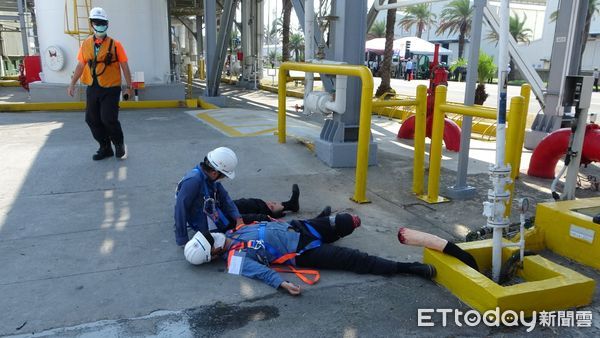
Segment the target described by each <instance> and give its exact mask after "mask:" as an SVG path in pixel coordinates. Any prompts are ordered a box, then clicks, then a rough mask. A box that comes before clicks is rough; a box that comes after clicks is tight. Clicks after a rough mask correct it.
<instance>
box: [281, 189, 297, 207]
mask: <svg viewBox="0 0 600 338" xmlns="http://www.w3.org/2000/svg"><path fill="white" fill-rule="evenodd" d="M299 199H300V188H298V185H297V184H294V185H292V197H291V198H290V200H289V201H287V202H283V203H281V205H283V210H284V211H287V210H289V211H292V212H298V210H300V202H299Z"/></svg>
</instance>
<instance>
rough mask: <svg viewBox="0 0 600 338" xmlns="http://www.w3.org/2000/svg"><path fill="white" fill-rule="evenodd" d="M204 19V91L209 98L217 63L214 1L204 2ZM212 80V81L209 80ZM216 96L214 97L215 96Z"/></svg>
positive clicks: (215, 8) (207, 0)
mask: <svg viewBox="0 0 600 338" xmlns="http://www.w3.org/2000/svg"><path fill="white" fill-rule="evenodd" d="M204 19H205V22H206V91H205V94H206V95H207V96H211V91H210V88H211V87H213V86H214V84H213V83H212V81H214V75H215V71H216V66H217V65H216V62H217V60H216V59H217V3H216V0H204ZM211 79H213V80H211ZM215 96H216V95H215Z"/></svg>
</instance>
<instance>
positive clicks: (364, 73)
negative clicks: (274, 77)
mask: <svg viewBox="0 0 600 338" xmlns="http://www.w3.org/2000/svg"><path fill="white" fill-rule="evenodd" d="M288 70H297V71H302V72H309V73H321V74H331V75H346V76H356V77H359V78H360V79H361V81H362V88H361V95H360V116H359V127H358V147H357V149H356V183H355V186H354V196H353V197H352V198H351V199H352V200H353V201H355V202H357V203H368V202H369V200H367V198H366V190H367V168H368V165H369V136H370V133H371V111H372V107H373V105H372V100H373V99H372V97H373V75H372V74H371V71H370V70H369V68H367V67H365V66H356V65H338V64H336V65H330V64H313V63H300V62H284V63H282V64H281V66H280V67H279V76H278V79H279V81H278V89H279V104H278V114H277V129H278V132H279V133H278V134H279V135H278V140H279V143H285V139H286V115H285V102H286V73H287V71H288Z"/></svg>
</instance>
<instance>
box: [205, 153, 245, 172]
mask: <svg viewBox="0 0 600 338" xmlns="http://www.w3.org/2000/svg"><path fill="white" fill-rule="evenodd" d="M206 158H207V159H208V162H209V163H210V165H211V166H212V167H213V168H214V169H215V170H217V171H219V172H221V173H223V175H225V176H227V177H229V178H230V179H234V178H235V167H237V164H238V159H237V156H236V155H235V153H234V152H233V150H231V149H229V148H227V147H219V148H217V149H214V150H212V151H210V152H209V153H208V154H207V155H206Z"/></svg>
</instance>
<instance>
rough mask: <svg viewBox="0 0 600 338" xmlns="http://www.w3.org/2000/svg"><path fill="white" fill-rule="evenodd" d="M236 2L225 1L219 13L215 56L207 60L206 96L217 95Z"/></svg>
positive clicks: (233, 0)
mask: <svg viewBox="0 0 600 338" xmlns="http://www.w3.org/2000/svg"><path fill="white" fill-rule="evenodd" d="M235 7H236V0H225V4H224V6H223V12H222V13H221V25H220V27H219V36H218V38H217V43H216V47H215V54H214V58H213V59H212V60H209V67H210V69H211V72H210V73H208V72H207V73H208V74H207V78H206V79H207V86H206V90H207V93H206V94H207V95H208V96H218V95H219V83H220V82H221V72H222V71H223V63H224V61H225V56H226V54H227V42H228V41H229V37H230V36H231V28H232V24H233V21H234V19H235Z"/></svg>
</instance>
